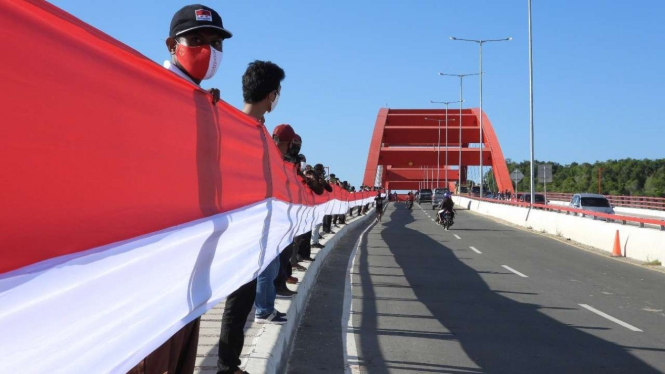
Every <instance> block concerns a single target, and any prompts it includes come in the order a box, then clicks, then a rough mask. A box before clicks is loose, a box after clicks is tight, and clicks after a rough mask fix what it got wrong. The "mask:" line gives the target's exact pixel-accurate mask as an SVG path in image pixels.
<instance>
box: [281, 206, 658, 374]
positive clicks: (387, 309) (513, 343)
mask: <svg viewBox="0 0 665 374" xmlns="http://www.w3.org/2000/svg"><path fill="white" fill-rule="evenodd" d="M424 208H425V209H424V210H422V209H420V208H419V207H418V206H417V205H416V206H414V209H413V211H408V210H407V209H406V208H405V206H404V204H403V203H400V204H397V205H392V204H391V205H390V206H389V208H388V210H387V212H386V214H385V215H384V220H383V221H384V222H383V223H381V224H376V225H373V226H372V227H371V228H370V229H369V230H368V231H367V233H366V234H365V235H364V237H363V238H362V241H361V242H360V243H361V244H360V246H359V249H358V252H357V254H356V257H355V262H354V265H353V268H352V269H351V274H352V279H353V283H352V285H351V286H352V287H351V291H352V295H353V296H352V311H351V321H352V328H351V329H349V330H348V334H349V335H346V336H348V337H349V339H352V341H353V342H355V348H356V350H357V354H356V353H355V352H354V351H353V349H352V348H349V347H348V342H347V344H346V346H345V343H344V340H343V336H344V335H345V333H346V332H347V331H346V329H345V327H344V324H343V322H342V320H343V318H344V297H345V294H344V286H345V284H346V282H348V281H349V280H348V279H347V277H346V267H347V264H348V260H349V256H350V254H351V253H352V250H353V248H354V247H355V243H356V240H357V239H358V237H359V236H360V234H361V232H362V231H363V230H364V227H361V228H359V229H357V230H355V231H354V232H352V233H350V234H349V235H348V236H347V237H346V238H345V239H344V242H342V243H340V244H341V245H340V247H339V248H338V249H336V251H335V252H333V253H331V256H330V257H329V258H328V259H327V260H326V262H325V264H324V267H323V268H322V272H321V274H319V277H318V281H317V285H316V287H315V288H314V289H313V294H312V296H311V298H310V301H309V303H308V305H307V307H306V310H305V312H304V313H305V314H304V316H303V320H302V322H301V325H300V326H299V329H298V332H297V335H296V337H295V341H294V343H293V350H292V352H291V357H290V360H289V366H288V372H289V373H342V372H344V368H345V364H347V363H348V362H351V364H353V365H352V366H351V368H352V369H353V372H361V373H664V372H665V311H664V309H665V274H663V273H661V272H657V271H653V270H649V269H645V268H642V267H639V266H635V265H632V264H629V263H625V262H622V261H617V260H614V259H611V258H608V257H604V256H600V255H598V254H595V253H590V252H587V251H584V250H581V249H579V248H575V247H573V246H570V245H568V244H566V243H563V242H560V241H557V240H554V239H552V238H549V237H545V236H542V235H539V234H535V233H532V232H528V231H524V230H521V229H517V228H513V227H511V226H507V225H504V224H501V223H498V222H495V221H493V220H490V219H487V218H484V217H481V216H478V215H475V214H473V213H471V212H467V211H461V210H458V214H457V217H456V223H455V226H453V228H452V229H451V230H450V231H447V232H446V231H444V230H443V228H442V227H440V226H438V225H436V224H435V223H434V222H433V221H432V218H434V215H433V213H434V212H433V211H432V210H431V209H430V208H431V207H430V206H429V204H424ZM471 247H473V248H471ZM638 330H639V331H638ZM344 352H350V353H349V358H350V360H349V361H348V362H347V359H346V358H345V355H344ZM356 355H357V357H358V358H357V360H356V359H355V356H356Z"/></svg>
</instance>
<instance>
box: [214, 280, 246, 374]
mask: <svg viewBox="0 0 665 374" xmlns="http://www.w3.org/2000/svg"><path fill="white" fill-rule="evenodd" d="M255 298H256V279H254V280H252V281H250V282H249V283H247V284H245V285H244V286H242V287H240V288H238V289H237V290H235V291H233V293H232V294H230V295H229V297H227V298H226V304H225V305H224V315H223V316H222V332H221V333H220V337H219V351H218V354H219V359H218V360H217V369H218V370H217V374H228V373H234V372H235V371H236V370H238V366H240V353H242V346H243V344H244V343H245V331H244V329H245V322H247V316H248V315H249V312H251V311H252V306H253V305H254V299H255Z"/></svg>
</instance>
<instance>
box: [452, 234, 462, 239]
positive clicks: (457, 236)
mask: <svg viewBox="0 0 665 374" xmlns="http://www.w3.org/2000/svg"><path fill="white" fill-rule="evenodd" d="M453 235H455V237H456V238H457V239H460V240H462V238H460V237H459V235H457V234H453Z"/></svg>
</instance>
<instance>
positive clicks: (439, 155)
mask: <svg viewBox="0 0 665 374" xmlns="http://www.w3.org/2000/svg"><path fill="white" fill-rule="evenodd" d="M430 103H432V104H444V105H445V106H446V119H445V122H446V188H448V187H449V186H448V165H449V164H448V105H450V104H457V103H460V104H461V101H430ZM425 119H426V120H429V121H437V122H438V123H439V147H438V151H439V152H438V154H437V167H438V165H439V158H440V157H441V122H442V120H439V119H429V118H425ZM460 131H461V129H460ZM460 152H461V145H460ZM460 162H461V160H460ZM437 174H438V171H437ZM437 178H438V175H437ZM437 182H438V181H437Z"/></svg>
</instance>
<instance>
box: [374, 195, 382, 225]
mask: <svg viewBox="0 0 665 374" xmlns="http://www.w3.org/2000/svg"><path fill="white" fill-rule="evenodd" d="M374 204H375V206H376V220H377V221H379V222H381V216H382V215H383V197H381V191H376V197H375V198H374Z"/></svg>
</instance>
